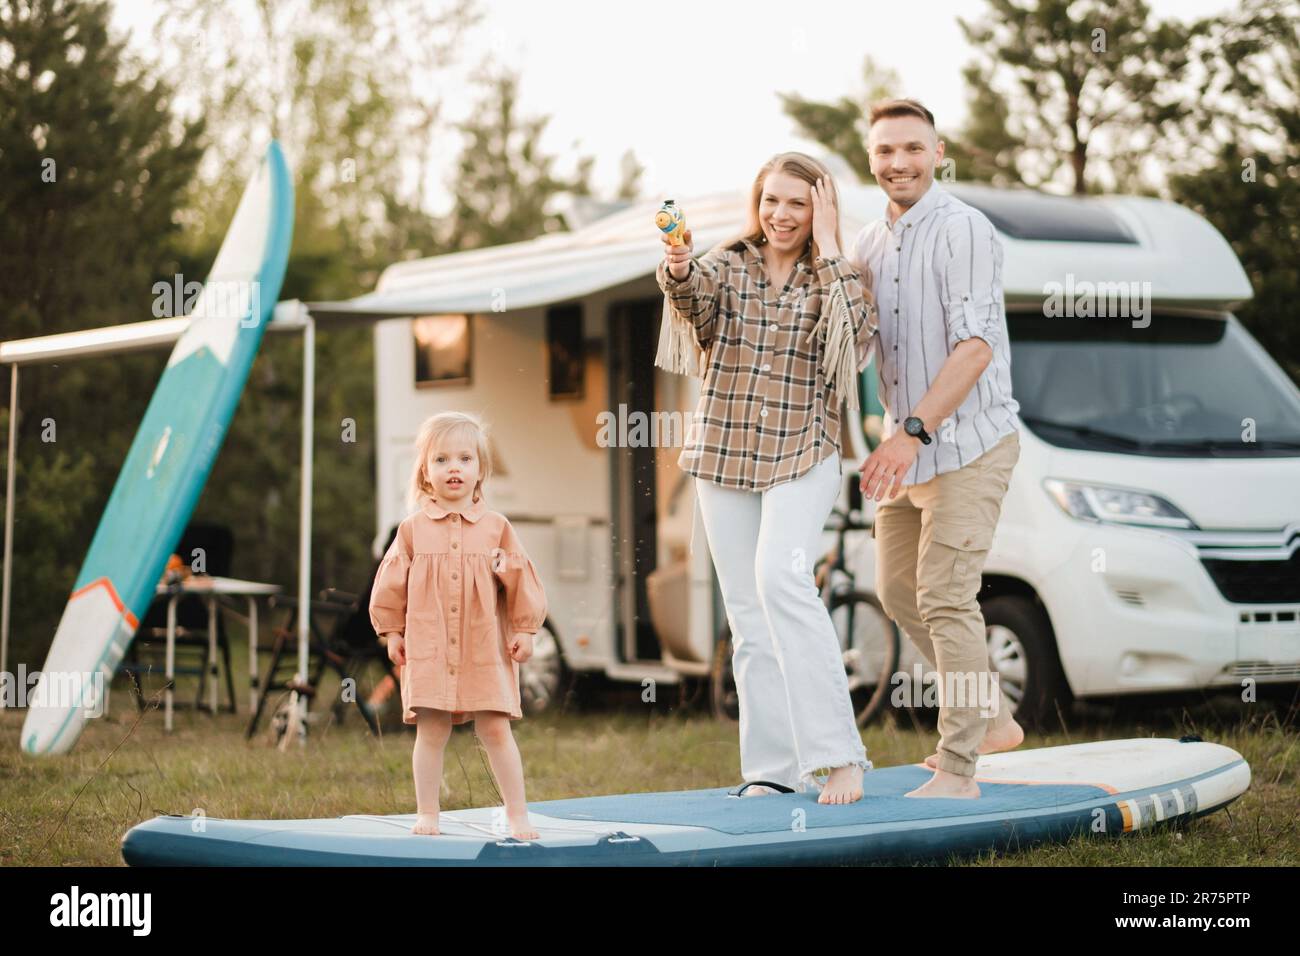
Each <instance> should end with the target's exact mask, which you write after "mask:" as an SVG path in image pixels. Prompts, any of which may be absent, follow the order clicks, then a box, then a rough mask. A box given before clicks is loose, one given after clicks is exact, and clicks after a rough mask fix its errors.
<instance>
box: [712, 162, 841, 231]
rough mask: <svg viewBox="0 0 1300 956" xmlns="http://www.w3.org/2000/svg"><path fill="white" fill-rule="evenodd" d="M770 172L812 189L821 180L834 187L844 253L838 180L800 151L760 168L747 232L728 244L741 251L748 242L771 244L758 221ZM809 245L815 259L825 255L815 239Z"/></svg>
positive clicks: (751, 200) (832, 190)
mask: <svg viewBox="0 0 1300 956" xmlns="http://www.w3.org/2000/svg"><path fill="white" fill-rule="evenodd" d="M770 173H789V174H790V175H791V176H793V177H794V178H795V179H801V180H803V181H804V182H806V183H807V184H808V185H810V186H812V185H814V184H815V183H816V182H817V180H818V179H824V180H825V181H826V182H827V183H828V184H829V185H830V187H831V204H832V205H833V206H834V207H835V242H836V243H837V244H838V245H839V247H840V251H841V253H843V251H844V237H843V236H842V235H841V234H840V192H839V190H838V189H837V188H836V186H835V177H834V176H832V175H831V171H830V170H829V169H827V168H826V166H825V165H824V164H822V163H821V162H819V161H817V160H816V159H813V157H811V156H809V155H808V154H807V153H796V152H788V153H777V154H776V155H775V156H773V157H772V158H771V159H769V160H768V161H767V162H766V163H764V164H763V166H762V168H760V169H759V171H758V175H757V176H755V177H754V185H753V187H752V188H751V189H750V197H749V208H748V209H747V210H746V213H747V216H746V221H745V231H744V232H742V233H741V234H740V235H739V236H737V237H736V238H735V239H734V240H732V241H731V242H730V243H728V245H729V246H730V247H733V248H739V246H740V245H741V243H742V242H743V241H744V240H746V239H748V240H750V241H751V242H757V243H759V244H760V245H761V244H762V243H764V242H766V241H767V238H766V236H764V235H763V224H762V223H761V222H760V221H759V218H758V207H759V204H760V203H762V201H763V181H764V180H765V179H767V177H768V174H770ZM808 243H809V245H810V246H812V254H813V255H814V256H818V255H821V250H820V249H818V248H817V243H816V242H815V241H814V240H813V239H812V238H811V237H810V238H809V240H808Z"/></svg>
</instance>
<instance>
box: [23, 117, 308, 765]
mask: <svg viewBox="0 0 1300 956" xmlns="http://www.w3.org/2000/svg"><path fill="white" fill-rule="evenodd" d="M292 235H293V183H292V181H291V180H290V178H289V168H288V166H287V165H286V163H285V160H284V154H283V153H282V152H281V150H280V146H279V144H278V143H276V142H274V141H273V142H272V143H271V145H270V147H269V148H268V149H267V151H266V155H265V156H264V157H263V159H262V161H261V163H260V164H259V166H258V168H257V171H256V173H255V174H254V175H253V178H252V180H251V181H250V182H249V184H248V186H247V187H246V188H245V189H244V195H243V197H242V198H241V199H240V200H239V207H238V208H237V209H236V211H235V218H234V219H233V220H232V221H231V223H230V229H229V230H228V231H227V233H226V238H225V240H224V241H223V242H222V243H221V249H220V251H219V252H218V253H217V258H216V261H215V262H214V263H213V264H212V272H211V274H210V275H209V276H208V280H207V282H206V283H205V284H204V286H203V289H202V291H201V292H200V293H199V295H198V297H197V298H196V299H195V302H194V307H193V309H191V311H190V315H191V317H192V318H191V322H190V324H189V326H188V327H187V328H186V329H185V332H184V334H182V335H181V337H180V339H179V340H178V341H177V343H176V347H175V348H174V349H173V350H172V354H171V358H170V359H169V360H168V362H167V367H166V369H165V370H164V371H163V374H162V378H161V379H159V381H158V388H157V389H156V390H155V391H154V394H153V399H152V400H151V401H150V402H149V407H148V409H147V410H146V411H145V415H144V419H143V421H141V423H140V430H139V431H138V432H136V436H135V440H134V441H133V442H132V443H131V449H130V451H128V452H127V456H126V461H125V462H124V463H123V465H122V471H121V472H120V473H119V474H118V476H117V484H116V485H114V486H113V493H112V495H111V496H110V497H109V499H108V504H107V505H106V506H105V508H104V514H103V517H102V518H101V519H100V522H99V528H98V530H97V531H96V532H95V537H94V539H93V540H92V541H91V543H90V550H89V551H88V552H87V553H86V560H85V562H84V563H83V564H82V566H81V573H80V574H79V575H78V576H77V580H76V584H75V585H74V586H73V589H72V596H71V597H70V598H69V599H68V604H67V607H65V608H64V611H63V617H62V618H61V619H60V621H59V626H58V630H57V631H56V632H55V634H54V642H53V644H51V646H50V652H49V656H48V657H47V658H46V660H45V667H44V668H43V669H42V677H41V680H40V682H39V683H38V684H37V685H36V687H35V688H33V699H32V702H31V706H29V708H28V711H27V718H26V720H25V722H24V723H23V730H22V737H21V740H22V748H23V750H24V751H25V752H27V753H29V754H56V753H63V752H65V751H67V750H68V749H69V748H70V747H72V745H73V744H74V743H76V740H77V737H78V736H79V735H80V734H81V730H82V727H83V726H84V725H85V722H86V720H87V719H88V718H89V717H92V716H95V715H97V713H98V712H99V711H100V709H101V708H102V706H103V700H102V698H101V690H102V689H106V688H107V685H108V682H109V681H111V680H112V678H113V674H114V673H115V672H116V670H117V665H118V663H119V662H120V661H121V659H122V655H123V654H125V653H126V649H127V646H128V645H129V644H130V642H131V638H132V637H133V636H134V635H135V632H136V628H137V627H138V626H139V623H140V618H141V617H143V616H144V613H145V611H146V610H147V609H148V607H149V602H150V601H151V600H152V599H153V596H154V589H155V586H156V585H157V583H158V579H159V578H160V577H161V576H162V572H163V569H164V568H165V567H166V564H167V558H168V556H169V555H170V554H171V552H172V549H173V548H174V547H175V546H176V542H177V541H179V540H180V536H181V533H182V532H183V531H184V530H185V525H186V523H187V522H188V521H189V519H190V515H191V514H192V513H193V512H194V506H195V504H196V503H197V502H198V499H199V494H200V492H201V491H202V490H203V485H204V483H205V482H206V481H207V479H208V474H209V472H210V471H211V469H212V462H213V459H215V458H216V455H217V451H218V450H219V449H220V448H221V443H222V440H223V439H224V438H225V435H226V428H227V426H228V425H229V424H230V419H231V418H232V417H233V415H234V413H235V406H236V405H237V404H238V403H239V396H240V394H241V393H242V392H243V390H244V382H245V380H246V379H247V378H248V370H249V367H250V366H251V365H252V364H253V358H254V356H256V354H257V349H258V346H259V345H260V344H261V341H262V333H263V331H264V330H265V329H266V323H267V322H268V321H270V318H271V314H272V310H273V309H274V308H275V302H276V299H277V298H278V297H279V294H280V283H281V282H282V281H283V279H284V270H285V266H286V264H287V262H288V259H289V242H290V238H291V237H292ZM95 675H102V677H96V676H95ZM101 685H102V686H101Z"/></svg>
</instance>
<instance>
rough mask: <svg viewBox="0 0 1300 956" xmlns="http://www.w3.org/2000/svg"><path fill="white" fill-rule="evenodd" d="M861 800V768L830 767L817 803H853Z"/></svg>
mask: <svg viewBox="0 0 1300 956" xmlns="http://www.w3.org/2000/svg"><path fill="white" fill-rule="evenodd" d="M861 799H862V768H861V767H859V766H857V765H856V764H849V765H847V766H844V767H832V768H831V772H830V776H828V777H827V778H826V786H824V787H822V792H821V793H820V794H819V795H818V797H817V802H818V803H854V802H856V801H858V800H861Z"/></svg>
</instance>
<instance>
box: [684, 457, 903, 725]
mask: <svg viewBox="0 0 1300 956" xmlns="http://www.w3.org/2000/svg"><path fill="white" fill-rule="evenodd" d="M848 477H849V482H850V483H849V508H848V511H847V512H846V511H844V510H842V509H841V508H839V507H838V506H837V507H835V508H833V509H832V510H831V514H830V520H829V521H828V522H827V524H826V529H827V530H833V531H834V532H835V544H834V545H832V547H831V549H830V550H829V551H828V552H827V553H826V554H824V555H822V556H821V557H820V558H819V559H818V560H817V562H816V564H815V565H814V566H813V581H814V583H815V584H816V585H817V590H818V593H819V594H820V595H821V599H822V604H823V605H825V607H826V610H827V612H828V613H829V614H830V616H831V623H832V624H834V625H835V633H836V635H837V636H838V637H839V639H840V650H841V652H842V654H843V658H844V669H845V672H846V674H847V676H848V681H849V694H850V696H851V698H852V700H853V710H854V714H855V715H856V719H857V724H858V726H859V727H865V726H867V725H868V724H869V723H871V722H872V721H873V720H875V719H876V718H877V717H879V716H880V714H881V713H882V712H883V711H884V710H885V704H886V702H887V701H888V700H889V689H890V678H891V677H893V674H894V671H895V670H896V669H897V667H898V655H899V650H900V645H901V640H900V634H899V630H898V625H896V624H895V623H894V622H893V620H892V619H890V617H889V615H887V614H886V613H885V610H884V608H883V607H881V604H880V601H879V599H878V598H877V597H876V595H875V593H874V592H872V591H869V590H866V589H862V588H859V587H857V582H856V580H855V579H854V576H853V572H852V571H851V570H850V569H849V568H848V566H847V565H846V564H845V559H844V556H845V546H844V544H845V538H846V536H847V535H848V533H849V532H851V531H869V530H871V522H869V521H867V520H866V519H865V518H863V517H862V493H861V491H860V489H859V488H858V475H857V473H852V474H850V475H849V476H848ZM731 654H732V645H731V625H730V623H728V622H724V623H723V626H722V632H721V634H719V636H718V643H717V645H716V647H715V649H714V659H713V666H712V668H711V669H710V671H711V672H710V681H709V683H710V702H711V704H712V709H713V713H714V716H715V717H718V718H719V719H724V720H739V718H740V701H739V697H738V696H737V694H736V682H735V676H734V674H733V672H732V663H731Z"/></svg>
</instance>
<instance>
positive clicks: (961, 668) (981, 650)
mask: <svg viewBox="0 0 1300 956" xmlns="http://www.w3.org/2000/svg"><path fill="white" fill-rule="evenodd" d="M867 145H868V151H869V155H870V159H871V172H872V173H873V174H874V175H875V177H876V181H877V182H878V183H879V184H880V187H881V189H883V190H884V192H885V194H886V195H887V196H888V197H889V202H888V204H887V205H886V209H885V217H884V218H883V219H880V220H877V221H876V222H873V223H870V224H869V225H867V226H866V227H865V228H864V229H863V230H862V232H861V233H859V235H858V237H857V239H856V240H855V242H854V243H853V247H852V249H851V252H850V258H851V259H852V260H853V261H854V263H855V264H857V265H858V267H859V268H860V269H869V270H870V273H869V274H870V275H871V277H872V282H873V283H874V287H875V292H876V307H877V309H878V310H879V315H880V328H879V331H878V333H877V335H878V340H877V342H876V346H877V355H878V361H879V364H880V400H881V402H882V404H883V405H884V406H885V428H884V434H885V438H884V440H883V442H882V443H881V444H880V446H879V447H878V448H877V449H876V450H875V451H873V452H872V453H871V455H870V456H869V457H868V458H867V460H866V461H865V462H864V463H863V466H862V489H863V491H864V492H865V493H866V495H867V496H868V497H870V498H872V499H874V500H875V501H876V502H877V507H876V520H875V538H876V566H877V592H878V593H879V595H880V600H881V603H882V604H883V605H884V608H885V611H886V612H887V613H888V614H889V616H890V617H891V618H893V619H894V620H895V621H896V622H897V623H898V625H899V626H900V627H901V628H902V629H903V630H904V631H905V632H906V633H907V636H908V637H909V638H910V639H911V641H912V642H913V643H914V644H915V645H916V647H917V649H918V650H919V651H920V652H921V654H922V655H923V656H924V657H925V659H926V660H927V661H928V662H929V663H930V665H931V667H934V668H935V669H936V670H937V671H938V676H939V681H940V684H939V700H940V710H939V747H938V751H937V753H936V754H935V755H934V756H932V757H931V758H928V759H927V761H926V763H927V765H929V766H930V767H932V768H933V769H934V771H935V772H934V776H933V777H932V778H931V779H930V780H929V781H928V782H927V783H926V784H924V785H923V786H921V787H919V788H917V789H916V790H913V791H912V792H910V793H909V794H907V795H908V796H909V797H978V796H979V793H980V791H979V786H978V784H976V782H975V779H974V775H975V763H976V759H977V755H978V754H980V753H994V752H996V751H1000V750H1009V749H1011V748H1013V747H1016V746H1019V744H1020V743H1021V742H1022V741H1023V740H1024V732H1023V731H1022V730H1021V728H1020V726H1019V725H1018V724H1017V723H1016V722H1015V720H1013V719H1012V716H1011V704H1010V702H1009V701H1008V700H1007V699H1006V697H1005V695H1003V694H1002V692H1001V690H1000V689H999V687H998V684H997V677H996V674H995V673H994V672H992V671H991V669H990V667H989V657H988V645H987V643H986V639H985V627H984V618H983V616H982V614H981V613H980V608H979V602H978V601H977V599H976V596H977V595H978V593H979V588H980V581H981V575H982V572H983V569H984V561H985V558H986V557H987V555H988V549H989V546H990V544H991V542H992V539H993V531H994V528H995V527H996V526H997V521H998V516H999V514H1000V513H1001V510H1002V499H1003V496H1004V495H1005V494H1006V490H1007V485H1008V483H1009V482H1010V479H1011V470H1012V468H1013V467H1014V466H1015V463H1016V461H1017V460H1018V459H1019V457H1020V433H1019V428H1018V422H1017V418H1016V413H1017V411H1018V410H1019V405H1018V404H1017V403H1016V401H1015V399H1013V398H1012V397H1011V353H1010V349H1009V347H1008V344H1007V325H1006V316H1005V314H1004V310H1003V301H1002V246H1001V243H1000V241H999V240H998V238H997V235H996V233H995V232H994V230H993V226H992V224H991V223H990V222H989V221H988V219H987V218H986V217H985V216H984V215H983V213H981V212H979V210H977V209H974V208H972V207H971V206H968V205H967V204H966V203H963V202H961V201H960V200H959V199H957V198H956V197H955V196H953V195H951V194H950V193H948V192H947V191H946V190H944V189H943V188H942V187H940V186H938V185H936V184H935V182H934V172H935V169H936V168H937V167H939V165H940V164H941V163H942V162H943V150H944V144H943V143H942V142H941V141H940V140H939V137H938V134H937V133H936V131H935V127H934V116H933V115H932V114H931V113H930V111H929V110H928V109H926V108H925V107H924V106H922V105H921V104H920V103H917V102H916V101H914V100H890V101H887V102H885V103H881V104H878V105H877V106H875V107H873V108H872V110H871V116H870V132H869V134H868V141H867Z"/></svg>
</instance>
